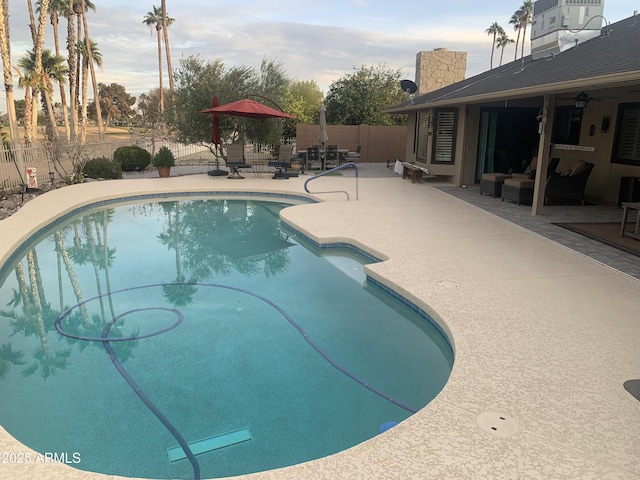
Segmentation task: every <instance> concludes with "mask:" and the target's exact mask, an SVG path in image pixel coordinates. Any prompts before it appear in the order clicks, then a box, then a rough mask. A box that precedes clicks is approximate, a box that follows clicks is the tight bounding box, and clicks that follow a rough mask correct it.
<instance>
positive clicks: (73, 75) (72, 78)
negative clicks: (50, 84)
mask: <svg viewBox="0 0 640 480" xmlns="http://www.w3.org/2000/svg"><path fill="white" fill-rule="evenodd" d="M73 2H74V0H68V4H67V8H66V12H67V49H68V50H69V55H68V56H67V63H68V65H69V102H70V104H69V117H70V121H69V123H70V125H69V127H70V128H69V130H70V141H71V142H73V143H75V142H76V141H77V140H78V83H77V82H78V65H79V62H78V58H77V51H76V47H77V45H76V42H77V37H76V20H77V15H76V12H75V10H74V9H73Z"/></svg>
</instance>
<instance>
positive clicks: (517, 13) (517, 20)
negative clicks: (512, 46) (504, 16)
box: [509, 10, 522, 60]
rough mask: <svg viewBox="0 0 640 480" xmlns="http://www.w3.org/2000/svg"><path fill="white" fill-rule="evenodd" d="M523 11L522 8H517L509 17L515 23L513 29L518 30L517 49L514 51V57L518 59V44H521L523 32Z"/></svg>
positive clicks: (510, 21)
mask: <svg viewBox="0 0 640 480" xmlns="http://www.w3.org/2000/svg"><path fill="white" fill-rule="evenodd" d="M520 15H521V12H520V10H516V11H515V12H514V14H513V15H511V18H510V19H509V23H510V24H511V25H513V31H514V32H518V36H517V38H516V51H515V52H514V53H513V59H514V60H517V59H518V45H520V34H521V33H522V30H521V26H522V25H521V24H522V19H521V18H520Z"/></svg>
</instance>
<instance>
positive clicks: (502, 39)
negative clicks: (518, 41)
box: [496, 33, 515, 65]
mask: <svg viewBox="0 0 640 480" xmlns="http://www.w3.org/2000/svg"><path fill="white" fill-rule="evenodd" d="M512 43H515V40H513V39H512V38H509V37H508V36H507V34H506V33H503V34H502V35H500V36H499V37H498V38H497V39H496V48H501V49H502V51H501V52H500V65H502V57H503V56H504V49H505V48H506V46H507V45H510V44H512Z"/></svg>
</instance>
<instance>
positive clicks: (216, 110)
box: [200, 98, 294, 118]
mask: <svg viewBox="0 0 640 480" xmlns="http://www.w3.org/2000/svg"><path fill="white" fill-rule="evenodd" d="M200 113H213V114H217V115H235V116H237V117H247V118H294V117H293V115H289V114H288V113H285V112H281V111H280V110H276V109H275V108H271V107H267V106H266V105H264V104H262V103H259V102H256V101H255V100H250V99H248V98H245V99H243V100H238V101H237V102H231V103H225V104H224V105H220V106H218V107H211V108H207V109H206V110H202V111H201V112H200Z"/></svg>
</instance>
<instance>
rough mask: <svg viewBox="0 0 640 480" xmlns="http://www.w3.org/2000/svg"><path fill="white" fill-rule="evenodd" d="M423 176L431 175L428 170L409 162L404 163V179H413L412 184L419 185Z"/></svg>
mask: <svg viewBox="0 0 640 480" xmlns="http://www.w3.org/2000/svg"><path fill="white" fill-rule="evenodd" d="M422 174H425V175H431V174H430V173H429V169H427V168H424V167H419V166H418V165H414V164H413V163H409V162H402V178H409V177H411V183H419V182H421V181H422Z"/></svg>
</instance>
